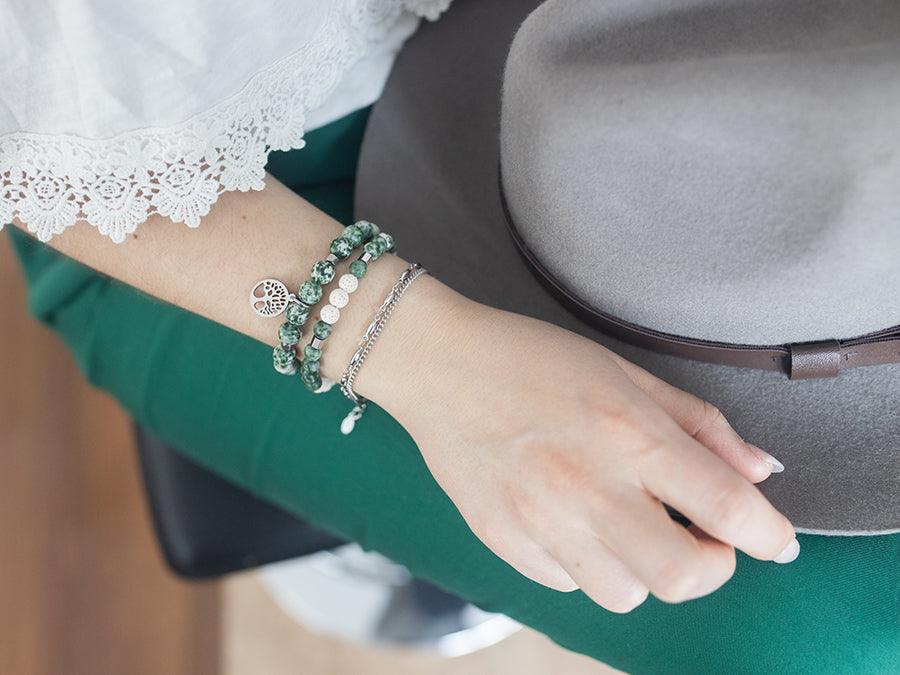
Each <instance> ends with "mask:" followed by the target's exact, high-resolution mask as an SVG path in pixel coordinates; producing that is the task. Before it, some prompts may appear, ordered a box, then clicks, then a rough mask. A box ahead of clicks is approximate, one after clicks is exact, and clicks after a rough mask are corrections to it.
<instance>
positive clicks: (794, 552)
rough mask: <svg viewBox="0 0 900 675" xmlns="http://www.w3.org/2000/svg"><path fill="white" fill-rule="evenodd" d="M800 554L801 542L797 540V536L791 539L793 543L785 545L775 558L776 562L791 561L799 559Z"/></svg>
mask: <svg viewBox="0 0 900 675" xmlns="http://www.w3.org/2000/svg"><path fill="white" fill-rule="evenodd" d="M798 555H800V542H799V541H797V538H796V537H795V538H794V539H791V543H790V544H788V545H787V546H785V548H784V550H783V551H782V552H781V553H779V554H778V557H776V558H775V560H774V562H777V563H782V564H784V563H789V562H793V561H794V560H796V559H797V556H798Z"/></svg>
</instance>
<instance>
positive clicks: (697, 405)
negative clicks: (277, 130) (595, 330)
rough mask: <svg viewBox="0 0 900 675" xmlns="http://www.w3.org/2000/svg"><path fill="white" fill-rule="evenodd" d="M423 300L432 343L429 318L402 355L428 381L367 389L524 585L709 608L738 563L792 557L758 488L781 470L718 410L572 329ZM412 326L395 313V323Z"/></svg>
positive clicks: (434, 297) (610, 602) (785, 526)
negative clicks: (739, 556) (703, 603)
mask: <svg viewBox="0 0 900 675" xmlns="http://www.w3.org/2000/svg"><path fill="white" fill-rule="evenodd" d="M429 281H432V280H429ZM423 286H425V284H423ZM418 290H419V291H420V296H419V305H418V310H419V311H420V312H424V313H426V316H430V317H431V320H430V324H428V325H430V326H431V328H430V330H426V331H423V329H422V325H423V321H422V318H423V317H422V316H421V315H420V316H418V319H419V321H418V322H417V326H418V331H419V334H420V337H419V339H418V340H414V341H410V342H408V343H407V345H406V347H405V348H404V350H403V351H404V353H405V354H406V355H407V358H410V359H413V358H414V359H415V362H416V363H418V364H421V367H420V368H418V369H413V370H409V369H407V371H406V372H407V373H409V374H410V375H411V376H409V377H407V379H406V380H405V381H404V382H402V383H399V384H401V386H400V387H396V386H395V387H391V388H390V391H388V390H387V388H384V387H381V388H379V387H378V386H377V384H376V382H374V381H373V380H371V379H369V380H367V385H369V386H372V387H373V388H374V389H375V391H373V392H372V395H373V396H374V397H375V399H374V400H376V401H379V402H381V403H382V405H384V406H385V407H387V409H388V410H389V412H391V413H392V414H393V415H394V416H395V417H396V418H397V419H398V421H400V422H401V423H402V424H403V425H404V427H405V428H406V429H407V430H408V431H409V432H410V434H411V435H412V437H413V438H414V439H415V441H416V442H417V444H418V446H419V448H420V450H421V452H422V455H423V457H424V458H425V461H426V463H427V464H428V467H429V469H430V470H431V472H432V474H433V475H434V477H435V479H436V480H437V481H438V483H439V484H440V485H441V487H442V488H443V489H444V490H445V491H446V492H447V494H448V495H449V496H450V498H451V499H452V500H453V502H454V504H455V505H456V506H457V508H459V510H460V512H461V514H462V515H463V517H464V518H465V520H466V522H467V523H468V525H469V526H470V527H471V529H472V530H473V532H474V533H475V534H476V535H477V536H478V537H479V539H481V540H482V541H483V542H484V543H485V544H486V545H487V546H488V547H489V548H490V549H491V550H492V551H493V552H494V553H496V554H497V555H498V556H499V557H500V558H502V559H503V560H505V561H506V562H507V563H509V564H510V565H512V566H513V567H514V568H515V569H517V570H518V571H519V572H521V573H522V574H523V575H525V576H527V577H529V578H530V579H532V580H534V581H536V582H538V583H541V584H543V585H545V586H549V587H551V588H555V589H557V590H561V591H569V590H574V589H576V588H581V589H582V590H583V591H584V592H585V593H586V594H587V595H588V596H589V597H591V598H592V599H593V600H594V601H595V602H597V603H598V604H600V605H601V606H603V607H605V608H606V609H609V610H611V611H614V612H627V611H630V610H632V609H634V608H635V607H637V606H638V605H640V604H641V603H642V602H643V601H644V600H645V599H646V598H647V596H648V593H653V595H655V596H656V597H657V598H659V599H661V600H663V601H666V602H681V601H685V600H689V599H691V598H696V597H700V596H703V595H706V594H708V593H711V592H712V591H714V590H715V589H717V588H719V587H720V586H721V585H722V584H724V583H725V582H726V581H727V580H728V579H729V578H730V577H731V575H732V574H733V573H734V569H735V548H739V549H741V550H742V551H744V552H745V553H747V554H749V555H751V556H753V557H755V558H758V559H763V560H772V559H774V558H775V557H776V556H778V555H779V554H781V553H782V551H784V550H785V549H786V548H787V547H788V545H789V544H791V543H792V540H794V531H793V527H792V526H791V524H790V522H788V520H787V519H786V518H785V517H784V516H783V515H781V514H780V513H778V512H777V511H776V510H775V509H774V507H772V506H771V504H769V502H768V501H767V500H766V499H765V498H764V497H763V496H762V494H761V493H760V492H759V491H758V490H757V489H756V488H755V487H754V486H753V483H754V482H759V481H761V480H764V479H765V478H766V477H768V476H769V474H770V473H771V468H772V467H771V465H770V464H769V463H768V462H766V461H764V460H763V459H761V458H760V457H759V456H758V455H757V454H756V453H754V452H753V451H752V450H751V449H750V446H748V445H747V444H746V443H745V442H744V441H743V440H741V438H740V436H738V434H737V433H736V432H735V431H734V430H733V429H732V428H731V427H730V426H729V425H728V423H727V422H726V420H725V418H724V417H723V416H722V415H721V413H719V411H718V410H717V409H716V408H714V407H713V406H712V405H710V404H708V403H705V402H704V401H702V400H700V399H698V398H696V397H694V396H692V395H690V394H687V393H685V392H683V391H680V390H678V389H676V388H674V387H671V386H669V385H667V384H665V383H664V382H662V381H661V380H659V379H658V378H656V377H654V376H653V375H651V374H649V373H647V372H646V371H644V370H642V369H641V368H639V367H637V366H635V365H633V364H631V363H629V362H627V361H625V360H624V359H622V358H620V357H618V356H617V355H615V354H614V353H612V352H610V351H608V350H606V349H605V348H603V347H601V346H600V345H597V344H596V343H594V342H592V341H590V340H587V339H585V338H582V337H580V336H577V335H575V334H573V333H570V332H568V331H565V330H563V329H560V328H557V327H555V326H552V325H550V324H547V323H544V322H541V321H537V320H533V319H529V318H526V317H523V316H519V315H515V314H510V313H507V312H502V311H500V310H496V309H492V308H489V307H485V306H483V305H478V304H476V303H473V302H471V301H468V300H465V299H463V298H459V297H456V298H447V297H444V298H443V299H442V298H441V296H442V295H443V296H446V295H447V290H448V289H446V287H444V288H439V287H436V285H432V286H431V287H430V288H427V289H423V288H420V289H418ZM423 296H426V298H423ZM423 299H425V302H423ZM429 308H430V309H429ZM404 310H406V311H404ZM414 311H415V310H413V309H410V308H408V307H407V308H404V307H402V306H400V307H398V312H397V313H398V314H400V313H401V312H403V318H402V319H399V317H398V320H399V321H404V320H408V319H409V318H410V317H411V316H412V314H413V312H414ZM392 320H394V319H392ZM392 328H394V330H393V331H392V333H393V334H394V335H397V334H398V333H400V331H401V330H402V329H400V328H398V327H396V326H394V327H392ZM405 328H406V330H407V331H409V332H408V333H407V336H409V335H415V334H416V330H417V329H416V327H415V326H413V325H408V326H406V327H405ZM385 332H387V331H385ZM374 353H375V352H374V351H373V355H374ZM394 384H398V383H397V382H396V381H395V383H394ZM399 392H406V394H405V396H403V397H398V395H397V394H398V393H399ZM663 504H668V505H670V506H672V507H674V508H676V509H677V510H678V511H680V512H681V513H683V514H684V515H686V516H687V517H688V518H689V519H690V520H691V521H692V522H693V525H691V526H690V527H689V528H685V527H683V526H682V525H680V524H678V523H676V522H675V521H673V520H672V519H671V518H670V517H669V515H668V513H667V512H666V510H665V508H664V506H663Z"/></svg>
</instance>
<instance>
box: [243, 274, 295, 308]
mask: <svg viewBox="0 0 900 675" xmlns="http://www.w3.org/2000/svg"><path fill="white" fill-rule="evenodd" d="M288 300H290V293H288V289H287V286H285V285H284V284H283V283H281V282H280V281H278V280H277V279H263V280H262V281H260V282H259V283H258V284H256V286H254V287H253V290H252V291H250V306H251V307H253V311H254V312H256V313H257V314H259V315H260V316H278V315H279V314H281V313H282V312H283V311H284V310H285V308H286V307H287V305H288Z"/></svg>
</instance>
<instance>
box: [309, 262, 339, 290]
mask: <svg viewBox="0 0 900 675" xmlns="http://www.w3.org/2000/svg"><path fill="white" fill-rule="evenodd" d="M310 275H311V276H312V280H313V281H315V282H316V283H317V284H319V285H320V286H324V285H325V284H328V283H331V280H332V279H334V265H332V264H331V263H330V262H328V261H327V260H320V261H319V262H317V263H316V264H315V265H313V266H312V271H311V272H310Z"/></svg>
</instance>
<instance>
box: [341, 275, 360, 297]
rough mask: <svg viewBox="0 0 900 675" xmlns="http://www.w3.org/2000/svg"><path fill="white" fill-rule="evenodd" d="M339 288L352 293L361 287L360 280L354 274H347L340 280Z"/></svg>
mask: <svg viewBox="0 0 900 675" xmlns="http://www.w3.org/2000/svg"><path fill="white" fill-rule="evenodd" d="M338 286H340V287H341V288H343V289H344V290H345V291H347V292H348V293H352V292H353V291H355V290H356V289H357V288H358V287H359V279H357V278H356V277H355V276H353V275H352V274H345V275H344V276H342V277H341V278H340V281H338Z"/></svg>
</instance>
